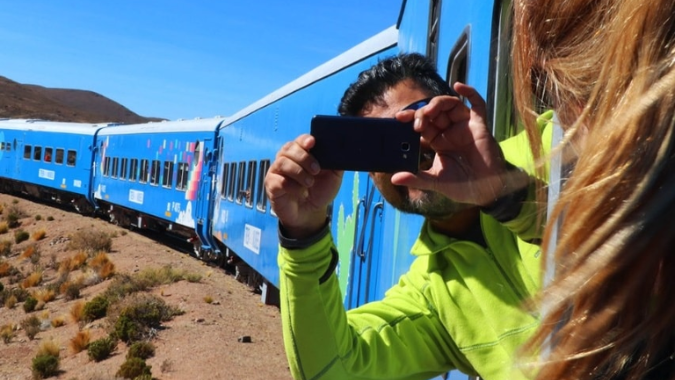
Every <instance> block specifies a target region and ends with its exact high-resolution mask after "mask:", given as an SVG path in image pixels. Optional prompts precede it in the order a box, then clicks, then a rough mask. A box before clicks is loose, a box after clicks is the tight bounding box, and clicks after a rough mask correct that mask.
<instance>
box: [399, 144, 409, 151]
mask: <svg viewBox="0 0 675 380" xmlns="http://www.w3.org/2000/svg"><path fill="white" fill-rule="evenodd" d="M401 150H402V151H403V152H409V151H410V143H407V142H404V143H401Z"/></svg>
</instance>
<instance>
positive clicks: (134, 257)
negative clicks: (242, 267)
mask: <svg viewBox="0 0 675 380" xmlns="http://www.w3.org/2000/svg"><path fill="white" fill-rule="evenodd" d="M0 206H1V208H2V209H3V212H2V214H0V245H2V244H3V243H2V242H3V241H10V242H11V244H10V246H11V247H10V248H8V249H6V250H5V251H4V252H3V253H0V283H1V284H2V285H3V287H4V289H5V290H8V289H11V288H21V289H23V290H25V292H24V294H26V293H27V294H30V295H33V296H34V298H38V299H46V300H47V301H46V302H43V301H39V302H38V304H37V306H36V310H35V311H30V312H26V310H25V309H24V307H23V302H16V303H15V304H13V305H12V302H7V301H6V300H5V302H3V304H0V329H1V331H3V334H2V336H3V341H4V342H0V380H5V379H7V380H15V379H16V380H23V379H32V378H34V375H33V372H32V370H31V368H32V362H33V358H34V357H35V356H36V353H37V352H38V350H39V349H40V347H41V346H42V345H44V344H46V343H49V342H51V343H54V344H55V345H56V346H57V347H58V356H59V370H58V374H57V375H56V376H55V377H51V378H57V379H67V380H75V379H77V380H105V379H115V378H117V377H116V374H117V373H118V370H119V369H120V367H121V365H122V364H123V363H124V362H125V358H126V355H127V352H128V345H127V344H125V343H124V342H122V341H120V342H118V343H117V346H116V348H115V350H114V351H113V352H112V355H111V356H110V357H108V358H107V359H105V360H101V361H98V362H96V361H94V360H91V359H90V357H89V355H88V352H87V349H82V351H80V352H76V351H77V350H78V349H76V348H74V347H75V345H74V344H73V343H72V341H73V339H74V338H75V337H76V335H78V333H79V332H85V333H86V334H88V336H89V341H90V342H91V341H94V340H96V339H99V338H103V337H106V336H108V334H109V333H110V331H111V325H112V324H113V323H114V322H113V321H111V320H110V318H109V317H104V318H101V319H96V320H94V321H89V322H86V321H82V320H80V321H77V315H78V314H77V312H75V311H74V310H77V308H76V307H75V305H76V304H77V303H86V302H89V301H91V300H92V299H93V298H94V297H95V296H97V295H100V294H103V292H105V291H106V289H108V288H109V287H110V285H111V284H113V283H114V281H115V279H116V278H119V276H121V275H124V274H126V275H128V276H130V277H127V278H132V277H133V276H137V275H139V274H142V273H147V272H148V271H155V272H154V273H159V272H161V271H162V270H165V271H166V270H169V271H170V272H171V273H182V274H183V278H184V279H180V280H176V281H173V282H170V283H162V284H159V285H155V286H152V287H151V288H149V289H148V290H147V291H146V292H147V293H148V294H152V295H154V296H156V297H157V298H159V299H161V300H163V301H164V302H165V303H166V304H167V305H169V306H171V307H174V308H175V309H176V310H180V312H181V314H179V315H175V316H173V318H172V319H170V320H168V321H165V322H162V324H161V327H159V328H157V329H155V330H153V334H152V337H151V338H149V341H150V342H151V343H152V344H153V345H154V347H155V354H154V356H152V357H150V358H148V359H147V360H146V363H147V364H148V365H150V366H151V376H152V378H153V379H161V380H188V379H190V380H199V379H204V380H206V379H209V380H211V379H275V380H283V379H290V378H291V376H290V373H289V370H288V364H287V361H286V357H285V354H284V350H283V346H282V336H281V319H280V313H279V309H278V307H276V306H269V305H264V304H263V303H262V302H261V300H260V295H258V294H255V293H254V292H252V290H251V289H250V288H248V287H247V286H246V285H244V284H242V283H240V282H238V281H237V280H235V278H234V277H233V276H232V275H231V274H228V273H226V272H225V271H224V270H223V269H221V268H218V267H216V266H211V265H208V264H206V263H204V262H202V261H199V260H197V259H195V258H193V257H191V256H189V255H187V254H185V253H183V252H180V251H178V250H174V249H172V248H170V247H168V246H166V245H164V244H161V243H159V242H157V241H154V240H152V239H150V238H148V237H145V236H143V235H140V234H137V233H135V232H130V231H128V230H125V229H123V228H120V227H117V226H114V225H112V224H110V223H108V222H107V221H104V220H101V219H97V218H92V217H86V216H82V215H79V214H76V213H74V212H70V211H67V210H64V209H61V208H55V207H51V206H49V205H45V204H39V203H35V202H31V201H29V200H27V199H23V198H18V197H15V196H10V195H6V194H0ZM8 210H12V211H13V212H17V211H18V212H19V213H20V215H21V217H20V218H19V220H18V223H19V225H18V226H17V227H14V228H9V229H8V230H7V231H6V232H2V230H3V226H2V224H3V221H6V220H7V215H8ZM18 230H23V231H25V232H27V233H28V235H29V236H30V238H28V239H27V240H25V241H23V242H20V243H16V242H15V236H16V231H18ZM101 233H104V234H105V235H106V236H109V237H110V240H111V242H112V245H111V249H110V251H109V252H106V253H105V254H104V256H102V257H103V258H104V259H106V260H108V261H109V262H110V263H112V266H111V265H110V264H108V265H107V271H106V272H105V273H103V274H101V273H100V270H99V272H97V270H98V269H95V265H94V262H93V260H94V257H95V256H97V255H98V254H97V253H91V252H90V253H89V254H88V255H87V261H86V262H84V263H83V264H82V265H81V266H79V267H77V266H76V265H71V268H72V269H70V270H64V269H63V268H66V267H68V265H66V264H64V263H70V262H72V260H73V258H74V257H76V255H78V253H79V251H78V249H75V248H74V245H73V244H72V242H73V239H74V236H83V235H84V236H86V235H95V234H101ZM4 244H7V243H4ZM80 251H81V249H80ZM36 252H37V253H36ZM99 259H100V258H99ZM99 261H100V260H99ZM3 263H4V264H5V265H4V267H5V268H14V270H13V272H12V271H10V272H9V273H13V274H11V275H10V274H5V275H3V274H2V271H1V268H2V267H3ZM163 268H164V269H163ZM110 271H112V272H110ZM35 272H39V273H40V274H41V279H40V280H39V282H38V283H37V284H35V285H34V284H32V283H31V282H26V281H27V279H28V278H29V277H30V276H31V274H33V273H35ZM64 272H65V274H64ZM64 278H67V279H68V281H72V282H77V281H79V282H78V283H80V284H82V288H81V289H80V291H79V297H77V298H74V299H70V298H72V296H71V297H68V296H67V295H68V293H62V292H61V291H59V288H56V289H55V287H54V286H52V287H51V288H52V290H53V292H52V294H51V297H50V296H49V295H50V293H49V292H48V291H46V289H49V287H50V284H54V283H56V282H57V281H59V279H61V281H63V280H64ZM185 278H187V279H185ZM54 289H55V290H54ZM61 289H63V287H62V288H61ZM5 298H9V297H5ZM50 298H53V299H50ZM109 310H110V308H109ZM32 316H35V317H37V319H38V320H39V321H40V324H39V331H38V332H37V333H36V334H35V335H34V336H33V337H32V338H33V339H31V338H30V337H29V336H28V333H27V331H25V330H24V328H23V327H22V321H24V320H26V319H28V318H29V317H32ZM81 336H82V334H80V337H81ZM246 337H250V342H248V343H247V342H246V341H247V340H248V339H247V338H246ZM79 346H80V348H81V346H82V345H81V344H80V345H79Z"/></svg>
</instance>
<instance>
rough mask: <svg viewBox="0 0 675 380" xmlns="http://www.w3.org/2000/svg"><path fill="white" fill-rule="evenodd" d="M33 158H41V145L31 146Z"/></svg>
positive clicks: (38, 159) (36, 159) (37, 159)
mask: <svg viewBox="0 0 675 380" xmlns="http://www.w3.org/2000/svg"><path fill="white" fill-rule="evenodd" d="M33 160H35V161H40V160H42V147H41V146H37V145H36V146H35V147H33Z"/></svg>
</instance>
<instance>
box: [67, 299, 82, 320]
mask: <svg viewBox="0 0 675 380" xmlns="http://www.w3.org/2000/svg"><path fill="white" fill-rule="evenodd" d="M83 311H84V301H82V300H80V301H77V302H75V303H74V304H73V306H71V307H70V318H72V319H73V322H76V323H77V322H80V321H82V316H83V315H84V313H83Z"/></svg>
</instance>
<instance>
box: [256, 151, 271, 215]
mask: <svg viewBox="0 0 675 380" xmlns="http://www.w3.org/2000/svg"><path fill="white" fill-rule="evenodd" d="M269 168H270V160H262V161H260V170H259V173H258V188H257V189H256V191H257V194H258V199H257V202H256V208H257V209H258V211H261V212H265V210H266V209H267V193H266V192H265V176H266V175H267V171H268V170H269Z"/></svg>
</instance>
